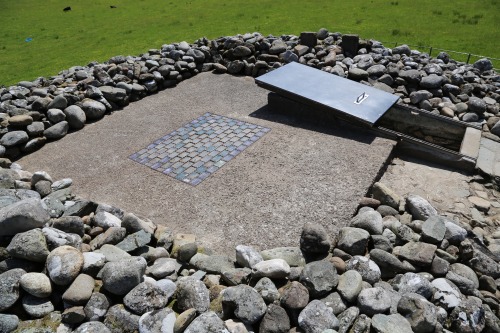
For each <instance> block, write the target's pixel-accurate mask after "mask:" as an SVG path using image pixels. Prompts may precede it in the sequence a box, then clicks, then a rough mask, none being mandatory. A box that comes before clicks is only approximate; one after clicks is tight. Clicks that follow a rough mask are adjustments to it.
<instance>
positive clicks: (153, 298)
mask: <svg viewBox="0 0 500 333" xmlns="http://www.w3.org/2000/svg"><path fill="white" fill-rule="evenodd" d="M167 302H168V295H167V294H166V293H165V292H164V291H163V290H162V289H161V288H160V287H158V286H157V285H156V283H150V282H141V283H139V284H138V285H137V286H135V287H134V289H132V290H131V291H129V293H128V294H127V295H126V296H125V297H124V298H123V303H124V304H125V306H126V307H127V308H128V309H130V310H131V311H132V312H134V313H135V314H138V315H142V314H144V313H146V312H150V311H153V310H159V309H162V308H164V307H165V306H166V305H167Z"/></svg>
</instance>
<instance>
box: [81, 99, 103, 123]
mask: <svg viewBox="0 0 500 333" xmlns="http://www.w3.org/2000/svg"><path fill="white" fill-rule="evenodd" d="M81 108H82V110H83V112H85V118H86V119H87V120H97V119H100V118H102V117H103V116H104V114H105V113H106V106H105V105H104V104H102V103H101V102H98V101H95V100H93V99H90V98H85V99H84V100H83V101H82V105H81Z"/></svg>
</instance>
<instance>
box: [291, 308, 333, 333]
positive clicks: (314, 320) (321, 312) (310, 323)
mask: <svg viewBox="0 0 500 333" xmlns="http://www.w3.org/2000/svg"><path fill="white" fill-rule="evenodd" d="M298 323H299V326H300V328H302V329H303V330H304V331H305V332H307V333H309V332H323V331H324V330H327V329H335V330H336V329H338V328H339V324H340V323H339V320H338V319H337V317H336V316H335V315H334V314H333V313H332V311H331V310H330V309H329V308H328V307H327V306H326V305H325V303H323V302H321V301H319V300H313V301H312V302H311V303H309V304H308V305H307V306H306V307H305V308H304V310H302V311H301V312H300V314H299V318H298Z"/></svg>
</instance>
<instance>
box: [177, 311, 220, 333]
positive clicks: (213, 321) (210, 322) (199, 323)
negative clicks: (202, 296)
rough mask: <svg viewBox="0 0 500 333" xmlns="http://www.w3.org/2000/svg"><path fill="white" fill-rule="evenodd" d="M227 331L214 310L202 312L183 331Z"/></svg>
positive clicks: (192, 332)
mask: <svg viewBox="0 0 500 333" xmlns="http://www.w3.org/2000/svg"><path fill="white" fill-rule="evenodd" d="M207 332H214V333H215V332H217V333H229V331H228V330H227V329H226V325H224V322H223V321H222V319H220V318H219V317H218V316H217V314H216V313H215V312H212V311H209V312H205V313H202V314H201V315H200V316H199V317H197V318H196V319H195V320H193V321H192V322H191V324H189V326H188V327H187V328H186V330H185V331H184V333H207Z"/></svg>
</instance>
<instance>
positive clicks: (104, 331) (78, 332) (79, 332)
mask: <svg viewBox="0 0 500 333" xmlns="http://www.w3.org/2000/svg"><path fill="white" fill-rule="evenodd" d="M73 333H111V331H110V330H109V328H107V327H106V325H104V324H103V323H101V322H99V321H89V322H87V323H83V324H81V325H80V326H78V328H77V329H75V330H74V331H73Z"/></svg>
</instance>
